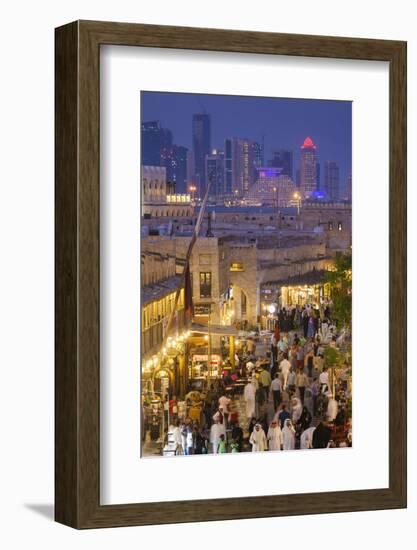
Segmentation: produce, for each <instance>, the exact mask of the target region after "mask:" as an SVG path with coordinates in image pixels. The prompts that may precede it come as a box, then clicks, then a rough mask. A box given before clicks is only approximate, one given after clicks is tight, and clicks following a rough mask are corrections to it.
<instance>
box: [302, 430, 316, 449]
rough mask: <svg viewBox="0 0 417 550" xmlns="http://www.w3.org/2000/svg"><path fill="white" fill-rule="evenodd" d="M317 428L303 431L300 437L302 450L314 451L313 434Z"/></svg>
mask: <svg viewBox="0 0 417 550" xmlns="http://www.w3.org/2000/svg"><path fill="white" fill-rule="evenodd" d="M315 429H316V428H315V426H314V427H311V428H307V429H306V430H304V431H303V433H302V434H301V437H300V449H312V448H313V433H314V430H315Z"/></svg>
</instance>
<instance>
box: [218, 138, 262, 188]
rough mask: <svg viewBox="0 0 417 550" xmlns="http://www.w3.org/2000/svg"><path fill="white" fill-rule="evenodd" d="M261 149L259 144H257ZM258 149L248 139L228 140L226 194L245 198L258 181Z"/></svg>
mask: <svg viewBox="0 0 417 550" xmlns="http://www.w3.org/2000/svg"><path fill="white" fill-rule="evenodd" d="M257 145H258V147H259V144H257ZM258 147H254V143H253V142H251V141H250V140H248V139H246V138H227V139H226V140H225V142H224V152H225V194H226V195H233V196H239V197H241V196H244V195H246V194H247V192H248V191H249V188H250V186H251V185H252V184H253V183H254V182H255V180H256V170H257V168H259V167H257V166H256V162H257V161H258V160H259V158H257V157H256V156H255V152H256V153H257V154H259V149H258Z"/></svg>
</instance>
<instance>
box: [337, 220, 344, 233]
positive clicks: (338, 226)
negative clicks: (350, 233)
mask: <svg viewBox="0 0 417 550" xmlns="http://www.w3.org/2000/svg"><path fill="white" fill-rule="evenodd" d="M342 229H343V228H342V222H338V224H337V230H338V231H342Z"/></svg>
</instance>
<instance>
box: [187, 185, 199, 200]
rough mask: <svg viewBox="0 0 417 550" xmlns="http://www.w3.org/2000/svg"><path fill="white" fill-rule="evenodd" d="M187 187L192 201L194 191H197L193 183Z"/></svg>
mask: <svg viewBox="0 0 417 550" xmlns="http://www.w3.org/2000/svg"><path fill="white" fill-rule="evenodd" d="M188 189H189V191H190V193H191V198H192V201H193V202H194V198H195V192H196V191H197V187H196V186H195V185H190V187H189V188H188Z"/></svg>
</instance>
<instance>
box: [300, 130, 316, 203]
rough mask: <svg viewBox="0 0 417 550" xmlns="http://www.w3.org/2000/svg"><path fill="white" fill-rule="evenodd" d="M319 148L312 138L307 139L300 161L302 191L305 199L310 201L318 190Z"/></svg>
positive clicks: (303, 145) (302, 147)
mask: <svg viewBox="0 0 417 550" xmlns="http://www.w3.org/2000/svg"><path fill="white" fill-rule="evenodd" d="M317 169H318V161H317V146H316V145H314V143H313V140H312V139H311V138H310V137H306V138H305V140H304V143H303V144H302V145H301V161H300V191H301V194H302V196H303V198H304V199H308V198H309V197H311V195H312V194H313V193H314V191H316V189H317V171H318V170H317Z"/></svg>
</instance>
